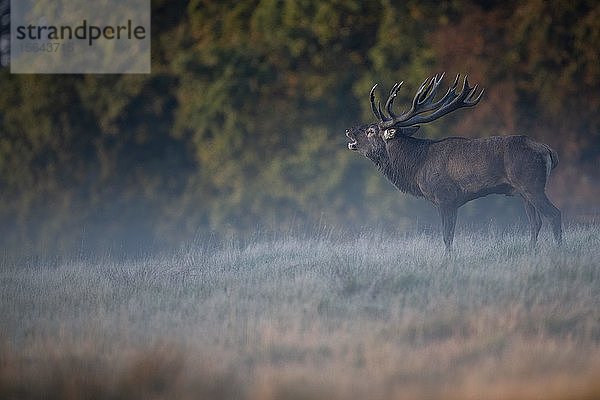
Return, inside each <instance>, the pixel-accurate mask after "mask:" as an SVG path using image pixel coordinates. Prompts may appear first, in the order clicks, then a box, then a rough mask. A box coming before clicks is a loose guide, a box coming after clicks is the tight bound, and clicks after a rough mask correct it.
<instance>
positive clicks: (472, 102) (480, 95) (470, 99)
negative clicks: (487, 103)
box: [467, 89, 485, 106]
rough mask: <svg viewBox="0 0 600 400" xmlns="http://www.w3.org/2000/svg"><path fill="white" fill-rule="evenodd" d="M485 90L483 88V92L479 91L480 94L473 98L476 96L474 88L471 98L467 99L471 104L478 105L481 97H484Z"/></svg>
mask: <svg viewBox="0 0 600 400" xmlns="http://www.w3.org/2000/svg"><path fill="white" fill-rule="evenodd" d="M483 92H485V89H481V92H480V93H479V95H478V96H477V97H475V98H473V96H475V90H473V92H472V93H471V95H469V98H468V99H467V100H468V102H469V105H473V106H474V105H476V104H477V103H479V100H481V98H482V97H483Z"/></svg>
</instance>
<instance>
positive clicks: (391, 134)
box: [383, 128, 396, 140]
mask: <svg viewBox="0 0 600 400" xmlns="http://www.w3.org/2000/svg"><path fill="white" fill-rule="evenodd" d="M394 136H396V129H395V128H389V129H386V130H385V131H383V138H384V139H385V140H390V139H391V138H393V137H394Z"/></svg>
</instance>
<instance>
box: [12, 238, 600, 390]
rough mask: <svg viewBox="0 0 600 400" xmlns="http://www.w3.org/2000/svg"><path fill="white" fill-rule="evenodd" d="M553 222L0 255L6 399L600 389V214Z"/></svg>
mask: <svg viewBox="0 0 600 400" xmlns="http://www.w3.org/2000/svg"><path fill="white" fill-rule="evenodd" d="M547 237H548V232H543V234H542V240H541V243H540V246H539V249H538V251H537V252H536V253H533V254H532V253H531V252H529V251H528V249H527V245H526V243H527V238H526V236H525V234H523V233H518V234H513V235H511V234H504V235H499V234H487V235H486V236H485V237H483V238H482V237H480V234H478V235H476V234H472V235H462V236H460V235H459V236H458V237H457V240H456V252H455V254H454V256H453V258H452V259H448V258H446V257H444V253H443V250H442V244H441V239H440V238H439V237H428V236H407V237H401V236H398V237H389V236H386V235H383V234H377V233H365V234H364V235H363V236H361V237H358V238H352V239H349V238H340V237H336V235H335V234H332V233H330V234H327V235H321V237H318V238H312V239H311V238H301V239H298V238H293V237H285V238H280V239H272V240H261V241H257V242H255V243H246V244H239V243H230V244H227V245H222V246H220V247H219V248H218V249H214V248H209V246H208V245H203V244H202V243H199V244H197V245H195V246H189V247H187V248H186V249H184V250H181V251H179V252H177V253H176V254H171V255H163V256H160V257H147V258H146V259H143V258H138V259H137V260H134V261H130V262H114V261H107V260H108V258H107V259H106V260H103V259H102V257H97V258H93V257H86V256H79V257H77V259H75V260H74V261H70V262H63V261H61V262H45V261H40V260H36V261H29V262H19V263H14V262H9V261H4V263H3V265H2V267H1V270H0V281H1V286H0V299H1V302H0V398H2V399H12V398H15V399H21V398H44V399H84V398H85V399H95V398H110V399H134V398H139V399H162V398H165V399H180V398H181V399H196V398H199V399H204V398H206V399H218V398H241V399H336V398H337V399H392V398H393V399H412V398H415V399H598V398H600V227H598V226H574V227H570V228H568V229H567V230H566V232H565V244H564V245H563V246H562V247H560V248H557V247H555V246H554V244H553V243H552V242H551V241H550V240H549V239H546V238H547ZM546 240H547V241H546Z"/></svg>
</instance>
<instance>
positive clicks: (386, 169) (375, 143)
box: [346, 74, 562, 252]
mask: <svg viewBox="0 0 600 400" xmlns="http://www.w3.org/2000/svg"><path fill="white" fill-rule="evenodd" d="M442 78H443V74H442V75H441V76H439V77H438V76H437V75H436V76H434V77H433V78H431V79H427V80H425V82H423V84H422V85H421V87H420V88H419V90H417V93H416V94H415V97H414V99H413V101H412V106H411V107H410V109H409V110H408V111H406V112H404V113H402V114H400V115H396V114H395V113H394V111H393V110H392V105H393V103H394V99H395V98H396V95H397V93H398V90H400V87H401V86H402V82H400V83H396V84H395V85H394V86H393V87H392V90H391V91H390V95H389V97H388V99H387V101H386V102H385V105H384V108H383V109H382V107H381V102H379V104H377V105H375V88H376V87H377V85H375V86H373V89H371V93H370V101H371V110H372V111H373V114H374V115H375V117H376V118H377V122H376V123H373V124H367V125H360V126H356V127H354V128H351V129H347V130H346V136H347V137H348V138H349V139H350V143H348V148H349V149H350V150H353V151H358V152H359V153H360V154H362V155H363V156H365V157H367V158H368V159H370V160H371V161H372V162H373V163H375V165H376V166H377V168H378V169H379V170H380V171H381V172H382V173H383V174H384V175H385V176H386V177H387V178H388V179H389V180H390V182H392V184H394V186H396V187H397V188H398V189H399V190H400V191H402V192H405V193H410V194H412V195H414V196H417V197H424V198H425V199H427V200H429V201H431V202H432V203H433V204H434V205H435V206H436V207H437V208H438V209H439V213H440V216H441V218H442V227H443V237H444V243H445V245H446V251H448V252H449V251H451V249H452V240H453V238H454V226H455V224H456V212H457V210H458V208H459V207H460V206H462V205H463V204H465V203H467V202H468V201H471V200H474V199H477V198H479V197H483V196H487V195H488V194H492V193H497V194H504V195H509V196H512V195H516V194H518V195H520V196H521V197H522V198H523V201H524V202H525V211H526V212H527V216H528V218H529V232H530V246H531V247H535V245H536V242H537V237H538V233H539V231H540V228H541V226H542V218H541V216H544V217H546V218H548V219H549V220H550V222H551V223H552V229H553V232H554V238H555V239H556V242H557V243H560V242H561V240H562V228H561V213H560V210H559V209H558V208H556V207H555V206H554V205H553V204H552V203H551V202H550V200H548V197H546V193H545V186H546V183H547V181H548V177H549V176H550V171H551V170H552V169H553V168H554V167H556V165H557V164H558V156H557V154H556V152H555V151H554V150H552V149H551V148H550V147H549V146H548V145H545V144H543V143H538V142H536V141H534V140H532V139H530V138H529V137H527V136H492V137H487V138H476V139H470V138H463V137H447V138H444V139H439V140H429V139H418V138H414V137H413V135H414V134H415V132H417V130H418V129H419V126H420V125H421V124H425V123H428V122H432V121H434V120H436V119H438V118H440V117H442V116H444V115H446V114H448V113H451V112H452V111H455V110H458V109H459V108H463V107H473V106H475V105H477V103H479V100H481V97H482V95H483V90H482V91H481V92H479V94H477V92H478V90H477V85H475V86H474V87H471V86H469V82H468V80H467V77H466V76H465V78H464V82H463V85H462V89H461V91H460V92H457V87H458V82H459V78H460V76H457V77H456V79H455V80H454V83H453V84H452V86H450V88H449V89H448V91H447V92H446V93H445V95H443V96H442V97H441V98H439V99H437V100H436V95H437V90H438V88H439V86H440V83H441V82H442ZM384 110H385V111H384ZM386 113H387V114H386Z"/></svg>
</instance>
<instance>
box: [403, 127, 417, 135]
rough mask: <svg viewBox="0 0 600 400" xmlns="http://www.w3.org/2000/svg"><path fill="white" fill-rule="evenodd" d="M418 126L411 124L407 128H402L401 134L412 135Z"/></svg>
mask: <svg viewBox="0 0 600 400" xmlns="http://www.w3.org/2000/svg"><path fill="white" fill-rule="evenodd" d="M419 128H420V126H419V125H417V126H411V127H409V128H402V135H404V136H412V135H414V134H415V133H417V131H418V130H419Z"/></svg>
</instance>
